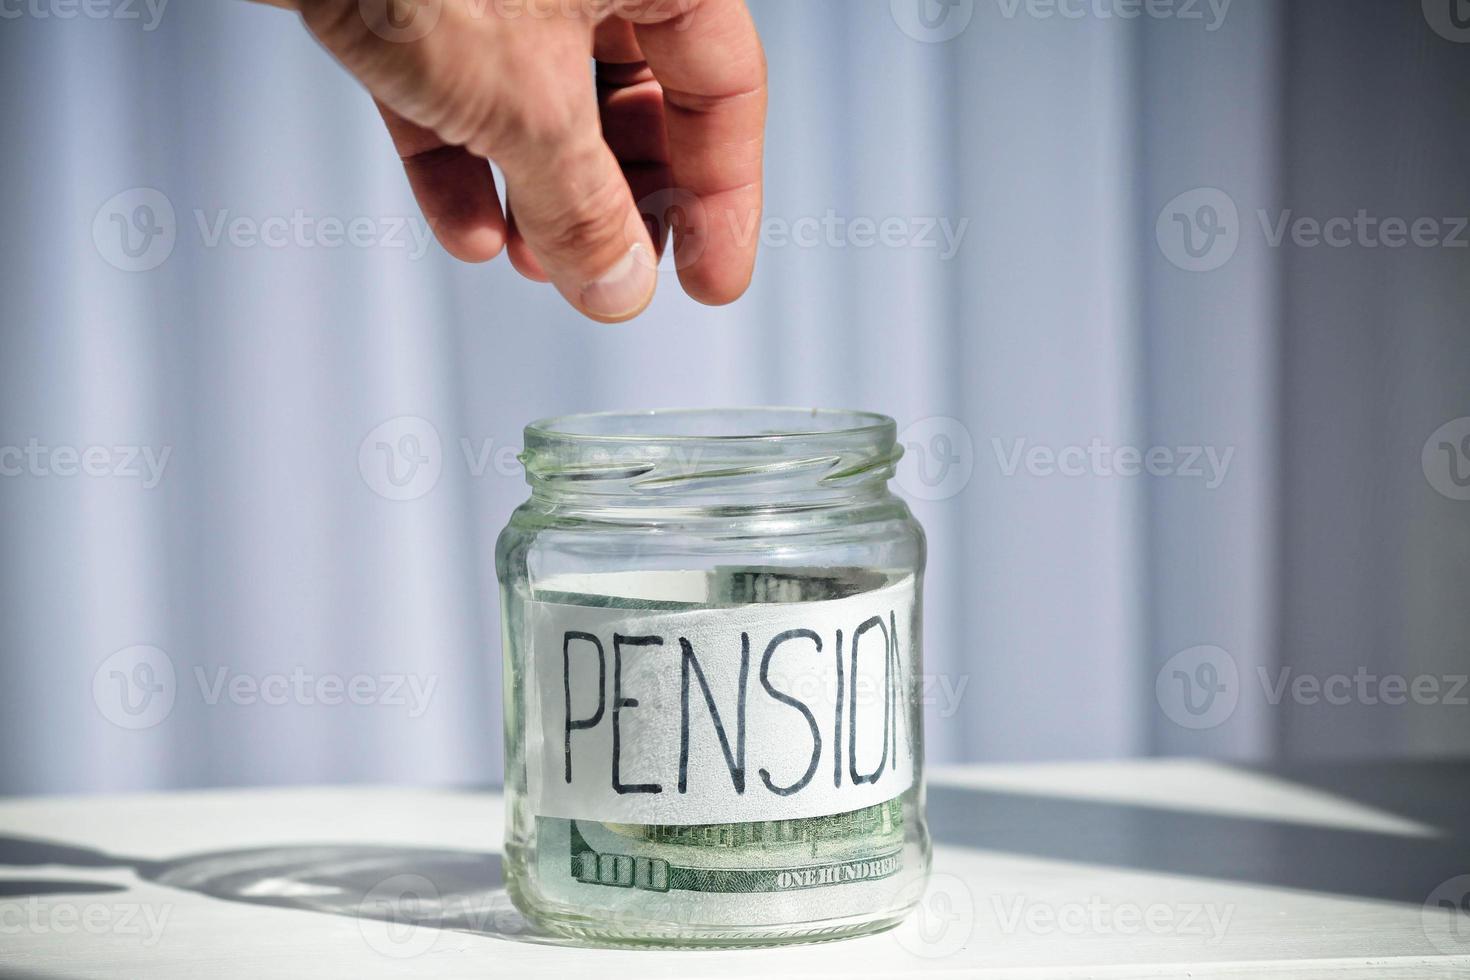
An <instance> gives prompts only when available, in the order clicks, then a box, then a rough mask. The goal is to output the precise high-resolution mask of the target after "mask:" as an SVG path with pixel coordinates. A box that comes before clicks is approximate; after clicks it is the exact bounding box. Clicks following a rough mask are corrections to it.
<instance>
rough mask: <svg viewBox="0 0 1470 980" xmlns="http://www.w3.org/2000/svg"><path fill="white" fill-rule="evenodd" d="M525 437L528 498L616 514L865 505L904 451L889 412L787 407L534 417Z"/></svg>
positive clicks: (882, 490)
mask: <svg viewBox="0 0 1470 980" xmlns="http://www.w3.org/2000/svg"><path fill="white" fill-rule="evenodd" d="M525 444H526V450H525V453H524V454H523V455H522V457H521V459H522V462H523V463H524V464H525V470H526V481H527V483H529V484H530V485H531V491H532V499H533V501H536V502H538V503H541V504H543V505H546V506H550V507H556V508H570V509H574V510H577V511H581V512H599V511H605V512H607V513H609V514H614V513H622V512H630V511H633V512H650V513H651V512H656V511H663V512H669V513H679V514H685V515H690V516H697V515H710V516H720V515H726V514H736V513H767V512H772V511H784V510H790V511H801V510H827V509H833V508H843V507H861V506H867V505H871V504H872V503H874V502H875V501H878V500H881V499H884V498H886V497H887V496H888V489H887V486H888V481H889V480H890V479H891V478H892V477H893V475H894V470H895V467H896V466H897V464H898V461H899V459H900V458H901V456H902V455H903V450H902V448H901V447H899V446H898V445H897V433H896V426H895V425H894V424H893V422H892V421H891V420H889V419H886V418H883V417H882V416H874V415H866V414H862V413H853V412H812V411H799V410H789V409H745V410H730V411H707V412H706V411H681V412H651V413H623V414H614V415H590V416H578V417H572V418H568V419H561V420H555V421H552V422H542V423H536V424H534V425H532V426H530V427H528V428H527V430H526V443H525Z"/></svg>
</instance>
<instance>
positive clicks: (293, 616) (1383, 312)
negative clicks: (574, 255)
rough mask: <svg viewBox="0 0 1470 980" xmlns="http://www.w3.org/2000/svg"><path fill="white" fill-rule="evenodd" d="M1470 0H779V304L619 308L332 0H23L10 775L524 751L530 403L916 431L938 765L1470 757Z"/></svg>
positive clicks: (10, 140)
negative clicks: (889, 419)
mask: <svg viewBox="0 0 1470 980" xmlns="http://www.w3.org/2000/svg"><path fill="white" fill-rule="evenodd" d="M1462 6H1463V5H1460V4H1459V0H1443V2H1440V0H1426V2H1425V3H1423V4H1420V3H1419V2H1417V0H1393V2H1383V0H1352V2H1347V0H1335V2H1327V0H1313V2H1307V0H1298V2H1293V3H1290V4H1287V3H1284V2H1282V3H1271V2H1265V0H1234V2H1233V3H1229V4H1225V3H1223V2H1221V0H1217V2H1216V3H1214V4H1210V3H1208V2H1203V0H1201V2H1198V3H1196V2H1194V0H1175V2H1173V3H1165V2H1160V3H1155V4H1150V5H1148V6H1147V7H1142V6H1136V5H1133V4H1130V3H1128V2H1127V0H1117V2H1114V0H1087V2H1086V3H1083V2H1081V0H1061V2H1060V4H1057V3H1044V2H1039V0H1030V2H1028V0H943V2H941V0H892V2H891V3H890V2H889V0H798V2H777V0H757V2H755V3H754V8H755V12H756V15H757V19H758V21H759V23H760V26H761V28H762V31H763V34H764V37H765V39H766V43H767V46H768V52H769V57H770V65H771V83H772V86H773V98H772V118H771V126H770V160H769V165H768V182H769V198H768V214H767V217H766V221H765V223H764V225H763V226H762V227H761V228H760V229H757V230H756V232H757V233H759V234H761V236H762V239H763V241H764V242H765V246H766V247H765V248H764V251H763V253H762V256H761V261H760V267H759V270H758V274H757V276H756V280H755V284H754V287H753V288H752V290H751V292H750V294H749V296H748V297H747V298H746V299H745V300H743V301H742V302H740V303H738V304H736V305H735V306H733V307H730V308H727V309H719V310H715V309H706V308H703V307H700V306H698V305H697V304H694V303H692V302H690V301H688V300H687V299H685V298H683V297H682V296H681V295H680V293H679V291H678V289H677V284H676V282H675V281H674V279H673V277H672V275H669V276H666V277H665V279H664V283H663V288H662V290H661V294H660V296H659V298H658V300H657V301H656V303H655V305H654V307H653V309H652V310H651V312H650V313H649V314H648V315H647V316H645V317H644V318H643V319H641V320H640V321H638V322H637V323H635V324H632V325H629V326H623V327H615V328H608V327H601V326H597V325H594V324H590V323H587V322H584V321H582V320H580V319H579V318H577V317H576V316H575V315H574V314H572V313H571V312H570V311H569V310H567V309H566V308H565V307H564V305H563V304H562V302H561V301H560V299H559V298H558V297H556V296H555V295H554V294H553V293H552V292H551V291H550V289H549V287H547V288H539V287H536V286H534V285H532V284H529V283H525V282H523V281H521V280H519V278H518V277H516V276H515V275H514V274H513V273H512V271H511V270H510V269H509V267H508V265H507V264H506V263H504V262H503V261H502V262H497V263H495V264H492V265H490V266H486V267H467V266H462V265H458V264H456V263H455V262H454V261H452V260H450V259H449V258H448V257H447V256H445V255H444V254H443V252H442V251H441V250H439V249H438V247H437V246H433V245H428V244H425V243H422V242H420V241H418V240H417V239H416V238H415V231H416V232H417V233H418V234H422V226H421V224H420V223H419V222H418V219H417V212H416V210H415V209H414V206H413V203H412V200H411V198H410V197H409V195H408V192H407V188H406V185H405V181H404V179H403V177H402V174H401V171H400V168H399V166H398V163H397V161H396V159H395V157H394V154H393V152H392V150H391V147H390V146H389V144H388V141H387V139H386V137H385V135H384V134H383V132H382V131H381V124H380V122H379V120H378V119H377V117H376V114H375V112H374V110H373V108H372V106H371V104H370V102H369V101H368V99H367V98H366V97H365V95H364V94H363V93H362V92H361V91H359V89H358V88H357V86H356V85H355V83H354V82H353V81H352V80H351V79H350V78H348V77H347V76H346V75H345V74H344V73H343V72H341V71H340V70H339V69H338V68H337V67H336V66H335V65H334V64H333V63H331V61H330V60H329V59H328V58H327V56H326V55H325V54H324V53H323V52H321V51H320V50H318V49H317V47H316V46H315V44H314V43H313V42H312V41H311V40H310V39H309V38H308V37H307V36H306V34H305V33H304V31H303V30H302V29H301V28H300V26H299V25H298V24H297V23H296V22H295V19H294V18H293V17H291V16H290V15H287V14H283V13H281V12H278V11H274V10H269V9H262V8H258V7H256V6H254V5H251V4H246V3H240V2H215V3H195V2H192V0H191V2H187V3H186V2H184V0H173V2H172V3H169V4H167V5H166V6H164V7H163V8H162V9H161V11H160V10H159V8H158V4H157V2H155V3H154V4H153V5H152V6H150V5H148V4H144V3H136V4H132V3H130V4H124V3H123V2H122V0H116V2H113V3H110V4H104V5H103V6H102V7H97V8H90V9H91V10H92V11H93V12H92V13H86V12H81V13H79V12H78V11H77V9H75V8H72V7H71V6H69V5H68V4H65V3H61V2H56V0H36V2H35V3H28V4H27V5H24V6H23V5H21V4H18V3H11V4H9V5H4V6H3V9H0V13H3V14H4V17H3V19H0V81H3V92H4V95H3V96H0V112H3V118H0V132H3V134H4V138H3V141H0V159H3V163H4V168H3V173H4V174H5V177H6V179H5V180H4V181H3V182H0V214H3V216H4V222H3V224H0V242H3V247H4V262H3V267H0V312H3V329H0V522H3V523H0V528H3V542H4V547H3V549H0V583H3V585H0V792H8V793H30V792H61V791H80V790H109V791H110V790H125V789H126V790H131V789H146V788H154V787H175V786H199V785H220V784H257V783H301V782H339V781H396V782H411V783H468V782H483V781H494V780H496V779H498V777H499V774H500V768H501V749H502V730H501V717H502V715H501V710H500V673H499V671H500V661H499V657H500V652H499V651H500V641H499V610H498V607H497V599H496V594H495V582H494V569H493V548H494V542H495V536H496V534H497V533H498V531H499V529H500V527H501V526H502V525H503V523H504V521H505V519H506V516H507V514H508V513H509V511H510V510H511V509H512V508H513V507H514V506H515V505H516V504H517V503H518V502H519V501H520V500H522V499H524V496H525V493H526V490H525V487H524V485H523V483H522V481H521V475H520V473H519V469H518V467H517V465H516V464H515V463H514V459H513V453H514V451H515V450H516V449H517V448H518V446H519V440H520V428H521V426H522V425H523V424H524V423H525V422H527V421H529V420H531V419H533V418H537V417H541V416H545V415H551V414H561V413H566V412H575V411H584V410H599V409H607V408H624V407H657V406H713V405H737V404H754V403H776V404H802V405H806V404H820V405H832V406H843V407H858V408H871V409H877V410H881V411H884V412H887V413H889V414H891V415H893V416H894V417H896V418H897V419H898V420H899V421H900V424H901V426H902V427H903V428H904V429H905V442H906V443H908V444H909V445H910V449H911V452H910V456H909V459H908V461H907V462H906V463H905V466H904V469H903V472H902V474H901V478H900V480H899V481H898V482H899V489H900V491H901V492H902V493H904V494H905V495H907V496H908V497H909V499H910V500H911V502H912V505H913V507H914V509H915V511H916V513H917V514H918V516H919V518H920V519H921V520H922V521H923V523H924V525H925V527H926V528H927V530H928V532H929V540H930V546H931V555H930V576H929V588H928V594H927V608H926V615H927V621H926V640H927V642H926V647H927V648H926V651H925V656H926V658H927V665H926V667H927V670H928V672H929V673H930V674H931V675H932V676H931V677H930V679H929V680H928V683H927V685H926V692H927V695H928V697H929V699H930V702H931V703H930V705H929V709H928V710H929V714H928V740H929V747H930V757H931V759H932V760H935V761H938V762H963V761H991V760H1046V759H1061V758H1104V757H1121V756H1136V755H1152V754H1206V755H1217V756H1221V757H1227V758H1246V759H1268V758H1279V757H1288V758H1303V757H1341V756H1353V757H1357V756H1369V755H1375V756H1385V755H1388V756H1398V755H1410V754H1444V753H1453V752H1464V751H1465V750H1467V749H1470V707H1466V706H1465V698H1466V697H1467V695H1470V691H1467V690H1464V689H1461V688H1460V687H1459V686H1458V685H1459V683H1460V682H1459V681H1457V678H1463V675H1464V674H1465V673H1466V672H1467V670H1470V657H1467V649H1466V647H1467V636H1470V603H1467V602H1466V596H1467V586H1470V499H1467V498H1470V441H1465V440H1466V437H1470V421H1467V420H1466V417H1467V416H1470V332H1467V323H1466V320H1467V311H1470V277H1467V272H1470V249H1467V248H1466V244H1467V242H1470V233H1467V232H1466V231H1465V230H1464V217H1463V216H1466V215H1470V177H1467V174H1470V166H1467V164H1470V127H1466V125H1465V119H1466V117H1467V116H1466V110H1467V108H1470V105H1467V103H1470V43H1467V42H1470V23H1467V20H1466V19H1465V18H1463V17H1460V18H1457V17H1455V16H1452V14H1465V13H1470V11H1466V10H1463V9H1461V7H1462ZM99 10H100V11H101V12H102V14H105V16H103V15H99V14H98V13H96V11H99ZM1132 14H1139V16H1130V15H1132ZM131 15H136V16H131ZM1461 24H1467V26H1465V27H1461V26H1460V25H1461ZM1360 212H1362V213H1363V214H1364V216H1365V217H1364V218H1362V219H1359V217H1358V216H1359V214H1360ZM1334 218H1342V219H1349V221H1348V222H1346V223H1344V222H1338V223H1337V224H1336V225H1335V226H1334V228H1335V230H1334V231H1333V232H1332V241H1331V242H1328V241H1327V240H1325V239H1323V237H1322V232H1323V227H1322V226H1323V225H1324V223H1327V222H1329V221H1330V219H1334ZM1457 218H1458V220H1456V219H1457ZM1303 219H1305V220H1303ZM1385 219H1395V220H1397V221H1399V222H1401V223H1402V224H1403V225H1404V226H1405V227H1406V228H1407V227H1413V228H1417V232H1416V233H1415V236H1414V237H1413V240H1411V241H1408V242H1405V241H1404V240H1403V239H1404V238H1405V237H1406V236H1405V235H1403V234H1400V235H1399V236H1398V237H1394V235H1393V234H1392V233H1391V230H1390V229H1391V227H1392V224H1391V222H1390V223H1388V224H1385V223H1384V221H1385ZM1420 219H1424V220H1425V221H1428V222H1429V223H1428V224H1425V223H1423V222H1422V221H1420ZM1416 221H1420V223H1419V224H1415V222H1416ZM1313 222H1315V223H1316V224H1317V226H1318V234H1317V236H1316V237H1315V238H1314V236H1313V234H1312V227H1313V224H1312V223H1313ZM1344 227H1347V228H1348V230H1346V231H1344V230H1343V229H1344ZM1278 230H1279V231H1280V237H1279V239H1278V238H1277V235H1278ZM1394 241H1396V242H1398V244H1397V245H1395V244H1392V243H1391V242H1394ZM1457 420H1458V421H1457ZM165 453H167V455H166V456H165V455H164V454H165ZM150 465H151V469H150ZM1395 678H1397V679H1398V680H1395ZM1399 681H1402V683H1403V686H1404V692H1406V693H1401V692H1400V689H1399V687H1398V686H1397V685H1398V682H1399ZM1314 685H1315V687H1314ZM1314 691H1315V694H1314ZM1395 702H1402V703H1395Z"/></svg>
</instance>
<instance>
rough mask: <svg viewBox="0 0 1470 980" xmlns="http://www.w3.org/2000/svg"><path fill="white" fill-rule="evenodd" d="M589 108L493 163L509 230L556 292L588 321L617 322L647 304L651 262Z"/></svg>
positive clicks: (653, 274)
mask: <svg viewBox="0 0 1470 980" xmlns="http://www.w3.org/2000/svg"><path fill="white" fill-rule="evenodd" d="M589 102H590V104H589V106H588V111H587V112H586V114H585V116H583V114H582V113H580V112H579V113H576V114H575V115H577V116H579V117H582V118H577V119H575V120H573V121H572V122H571V123H570V124H569V125H566V126H562V127H557V131H556V132H555V133H554V134H552V136H551V138H550V140H549V141H545V140H542V139H537V140H536V141H535V142H536V144H537V147H536V149H535V151H534V152H530V153H526V152H520V151H519V150H511V151H509V152H506V153H504V154H502V155H501V159H500V163H501V169H502V170H503V171H504V173H505V182H506V190H507V196H508V197H509V198H510V199H511V200H513V201H515V216H516V228H517V231H518V233H519V234H520V235H521V236H522V237H523V238H524V239H525V241H526V244H527V245H528V246H530V249H531V251H532V253H533V254H534V255H535V256H536V258H537V260H538V261H539V262H540V263H541V267H542V269H544V270H545V272H546V274H547V276H548V277H549V278H550V279H551V281H552V283H553V284H555V286H556V288H557V290H558V291H560V292H561V294H562V295H563V296H565V297H566V299H567V301H568V302H569V303H571V304H572V305H573V306H575V307H576V308H577V309H579V310H581V311H582V312H583V313H584V314H586V315H587V316H589V317H591V318H592V319H594V320H600V321H602V322H604V323H620V322H622V321H624V320H630V319H632V318H633V317H635V316H637V315H638V314H639V313H641V312H643V310H644V308H645V307H647V306H648V304H649V302H651V301H652V299H653V293H654V289H655V287H656V286H657V284H658V258H657V255H656V253H655V251H654V248H653V240H652V239H651V238H650V237H649V233H648V228H647V226H646V225H645V224H644V222H643V218H642V217H641V215H640V214H639V211H638V207H637V205H636V204H635V203H634V201H633V193H632V191H631V190H630V189H629V187H628V181H627V178H626V177H624V175H623V171H622V168H621V167H620V166H619V164H618V161H617V158H616V157H615V156H614V155H613V153H612V150H610V149H609V148H608V146H607V144H606V143H605V142H603V139H602V135H601V129H600V127H599V125H598V119H597V111H596V103H595V101H593V100H590V99H589ZM542 135H545V134H542Z"/></svg>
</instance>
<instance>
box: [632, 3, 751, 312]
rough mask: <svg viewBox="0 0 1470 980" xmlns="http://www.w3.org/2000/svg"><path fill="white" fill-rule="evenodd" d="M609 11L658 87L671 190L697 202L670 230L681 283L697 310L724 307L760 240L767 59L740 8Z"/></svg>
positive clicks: (739, 288) (663, 6)
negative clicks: (634, 40) (626, 26)
mask: <svg viewBox="0 0 1470 980" xmlns="http://www.w3.org/2000/svg"><path fill="white" fill-rule="evenodd" d="M616 6H617V10H618V13H619V15H620V16H622V17H623V18H624V19H626V20H630V21H632V22H633V23H634V24H635V25H636V31H637V35H638V44H639V46H640V47H641V48H642V49H643V55H644V57H645V58H646V59H647V60H648V67H649V68H651V69H652V70H653V74H654V76H655V77H656V78H657V79H658V82H659V84H660V85H661V86H662V87H663V94H664V119H665V127H666V129H667V131H668V141H669V156H670V168H671V171H672V176H673V183H674V187H675V189H676V191H677V192H679V193H681V194H682V195H686V196H692V197H693V199H694V200H695V201H696V202H697V204H696V206H694V207H690V208H686V209H685V211H686V213H685V214H684V215H682V220H681V221H680V222H678V223H676V225H675V249H674V255H675V258H676V259H677V261H678V265H679V281H680V282H681V283H683V285H684V289H685V291H686V292H688V293H689V295H690V296H693V297H694V298H695V299H697V300H699V301H700V302H702V303H710V304H716V305H718V304H724V303H729V302H732V301H733V300H735V299H737V298H739V296H740V295H741V294H742V293H744V292H745V289H746V287H747V286H749V285H750V278H751V275H752V273H753V272H754V269H755V253H756V245H757V243H758V241H759V239H760V218H761V193H762V169H761V168H762V160H763V157H764V152H765V127H766V57H765V52H764V51H763V50H762V49H761V42H760V37H759V36H758V35H757V34H756V30H755V22H754V21H753V20H751V17H750V11H749V10H747V9H746V6H745V3H744V0H623V2H621V3H619V4H617V5H616ZM659 217H662V216H659Z"/></svg>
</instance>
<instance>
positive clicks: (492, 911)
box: [0, 761, 1470, 980]
mask: <svg viewBox="0 0 1470 980" xmlns="http://www.w3.org/2000/svg"><path fill="white" fill-rule="evenodd" d="M930 820H931V825H932V827H933V830H934V835H935V839H936V848H935V875H934V880H933V884H932V886H931V888H930V891H929V893H928V894H927V895H926V897H925V900H924V903H923V905H922V906H921V909H920V911H919V913H917V914H916V915H915V916H914V917H912V918H911V919H910V920H909V922H908V923H907V924H906V925H905V926H903V927H902V928H900V929H899V930H896V931H894V932H891V933H888V934H885V935H881V936H875V937H870V938H867V939H860V940H854V941H849V942H844V943H834V944H829V945H819V946H804V947H794V948H787V949H779V950H755V951H749V952H738V953H736V952H639V951H621V950H620V951H608V950H588V949H583V948H576V947H571V946H566V945H558V944H553V943H548V942H547V941H546V940H545V939H544V938H543V937H539V936H536V935H534V934H533V933H531V932H530V931H529V930H528V929H527V928H526V925H525V923H524V922H523V921H522V920H521V919H520V917H519V916H518V915H517V914H516V913H515V911H514V910H513V908H512V907H511V906H510V904H509V902H508V901H507V900H506V898H505V894H504V890H503V888H502V886H501V880H500V861H499V858H498V856H497V854H496V850H497V849H498V847H499V843H500V835H501V826H502V813H501V805H500V798H499V796H498V795H497V794H495V793H492V792H455V791H425V790H397V789H364V788H333V789H288V790H238V791H216V792H200V793H180V794H171V795H153V796H134V797H113V798H75V799H9V800H3V801H0V976H5V977H24V978H41V977H165V978H174V977H176V978H181V980H182V978H187V980H196V978H199V977H209V978H214V980H219V978H231V977H248V978H252V980H255V978H268V977H299V976H313V977H351V978H360V977H389V976H392V977H441V978H442V977H475V978H486V977H512V978H519V977H554V978H558V980H560V978H563V977H568V976H573V977H575V976H586V975H589V973H590V971H592V970H594V969H595V970H596V971H597V975H599V976H604V977H609V978H615V977H621V976H635V977H638V978H640V980H643V978H659V977H669V978H674V977H679V978H683V977H701V976H716V977H727V976H761V977H766V978H778V977H787V976H795V977H844V978H846V977H868V976H874V977H878V976H899V975H908V974H911V973H919V974H930V975H943V974H964V975H967V976H975V975H993V976H1004V977H1032V976H1034V977H1136V976H1191V977H1197V978H1198V977H1222V976H1223V977H1244V976H1250V977H1268V976H1269V977H1279V976H1286V975H1289V976H1292V977H1298V976H1322V977H1344V978H1345V977H1354V978H1356V977H1363V978H1368V977H1373V978H1397V977H1461V978H1464V977H1470V912H1457V911H1455V910H1454V909H1455V908H1456V907H1457V906H1458V907H1459V908H1462V909H1463V908H1465V907H1466V906H1467V905H1470V896H1467V893H1470V877H1461V878H1457V876H1462V875H1470V765H1463V764H1448V763H1446V764H1414V765H1373V766H1363V767H1338V768H1304V769H1301V770H1299V771H1293V772H1283V771H1273V772H1270V773H1268V772H1264V771H1260V770H1253V769H1247V768H1238V767H1229V766H1224V765H1217V764H1207V763H1200V762H1187V761H1158V762H1141V763H1122V764H1089V765H1052V766H1007V767H999V766H997V767H971V768H963V769H950V770H941V771H936V772H931V774H930Z"/></svg>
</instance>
